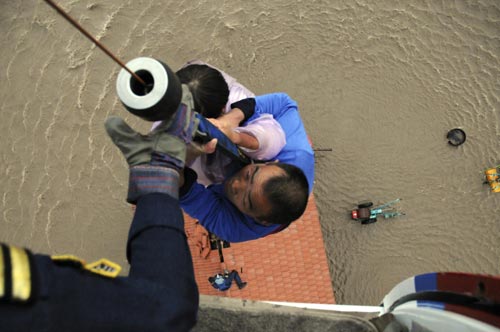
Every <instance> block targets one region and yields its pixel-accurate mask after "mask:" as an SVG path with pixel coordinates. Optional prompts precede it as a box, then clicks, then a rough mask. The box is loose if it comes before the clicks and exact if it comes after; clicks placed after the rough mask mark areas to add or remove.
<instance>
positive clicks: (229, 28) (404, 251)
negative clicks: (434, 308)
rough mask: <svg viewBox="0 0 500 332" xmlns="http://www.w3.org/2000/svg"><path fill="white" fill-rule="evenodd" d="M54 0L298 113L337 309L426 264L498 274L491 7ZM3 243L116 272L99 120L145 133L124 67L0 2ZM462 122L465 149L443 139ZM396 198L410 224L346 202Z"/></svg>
mask: <svg viewBox="0 0 500 332" xmlns="http://www.w3.org/2000/svg"><path fill="white" fill-rule="evenodd" d="M59 3H60V4H61V5H62V6H63V7H64V8H65V9H66V10H67V11H69V13H70V14H71V15H72V16H73V17H75V18H76V19H77V20H78V21H79V22H81V23H82V24H83V26H85V27H86V28H87V29H88V30H89V31H90V32H91V33H92V34H93V35H95V36H96V37H97V38H98V39H100V40H101V41H102V42H103V43H104V44H105V45H106V46H107V47H108V48H109V49H110V50H112V51H113V52H115V53H116V54H117V55H118V56H119V57H120V58H121V59H123V60H124V61H128V60H131V59H133V58H135V57H137V56H151V57H155V58H158V59H161V60H163V61H164V62H166V63H168V64H169V65H170V66H171V67H172V68H174V69H175V68H178V67H179V66H180V65H181V64H182V63H184V62H185V61H187V60H190V59H193V58H199V59H202V60H204V61H207V62H209V63H211V64H213V65H215V66H217V67H220V68H223V69H225V70H227V72H228V73H229V74H231V75H233V76H235V77H237V78H238V79H239V80H240V81H241V82H242V83H243V84H245V85H246V86H248V87H249V88H250V89H252V90H253V91H255V92H256V93H258V94H261V93H267V92H275V91H285V92H287V93H288V94H290V95H291V96H292V97H293V98H294V99H295V100H297V101H298V103H299V105H300V110H301V114H302V116H303V120H304V123H305V126H306V128H307V130H308V133H309V135H310V137H311V139H312V141H313V142H314V145H315V147H316V148H331V149H332V151H331V152H328V151H326V152H320V151H318V152H317V163H316V166H317V172H316V184H315V190H314V192H315V196H316V199H317V203H318V207H319V210H320V214H321V224H322V229H323V234H324V239H325V243H326V245H327V254H328V257H329V263H330V272H331V276H332V282H333V285H334V289H335V293H336V294H335V295H336V298H337V301H338V302H339V303H345V304H378V303H379V301H380V300H381V299H382V297H383V296H384V294H385V293H386V292H388V291H389V290H390V289H391V288H392V287H393V286H394V285H395V284H396V283H398V282H400V281H401V280H403V279H405V278H407V277H409V276H412V275H415V274H418V273H423V272H429V271H466V272H474V273H493V274H498V273H500V258H499V257H500V232H499V231H500V226H499V224H500V217H499V212H500V208H499V203H500V194H493V193H491V192H490V191H489V190H488V188H487V186H485V185H483V184H482V181H483V178H482V174H481V172H482V170H483V169H484V168H485V167H487V166H493V165H497V164H500V140H499V138H500V127H499V123H500V122H499V121H500V115H499V108H500V101H499V99H500V5H499V3H498V1H495V0H490V1H486V0H485V1H473V2H470V1H462V0H458V1H453V2H452V1H440V2H436V1H430V0H429V1H405V2H403V3H401V2H393V1H365V0H360V1H355V2H354V1H345V2H344V1H333V0H332V1H285V0H269V1H265V2H264V1H260V2H256V1H236V0H232V1H205V0H197V1H159V0H155V1H137V0H134V1H132V0H129V1H123V0H108V1H95V0H94V1H90V0H81V1H79V0H76V1H67V0H61V1H59ZM0 28H1V31H2V34H1V36H0V46H1V47H0V79H1V82H2V84H1V86H0V118H1V121H0V133H1V141H0V162H1V167H0V171H1V172H2V175H1V176H0V196H1V204H0V240H1V241H7V242H10V243H14V244H18V245H23V246H29V247H31V248H33V249H34V250H36V251H41V252H50V253H58V254H62V253H74V254H76V255H79V256H82V257H85V258H86V259H88V260H92V259H98V258H100V257H103V256H106V257H108V258H111V259H113V260H115V261H117V262H119V263H121V264H122V265H126V261H125V256H124V243H125V241H126V236H127V231H128V225H129V222H130V218H131V216H132V212H131V210H130V207H129V206H128V205H127V204H126V203H125V202H124V197H125V193H126V188H127V171H126V169H125V164H124V161H123V160H122V158H121V156H120V155H119V154H118V152H117V150H116V149H115V148H114V146H112V145H111V143H110V141H109V140H108V138H107V137H106V136H105V134H104V130H103V121H104V119H105V118H106V117H107V116H108V115H110V114H116V115H120V116H123V117H126V118H127V119H128V120H129V121H130V122H132V123H133V124H134V125H135V126H136V127H139V128H141V129H143V130H146V128H148V127H149V124H145V123H142V122H140V121H139V120H137V119H135V118H133V117H132V116H130V115H129V114H128V113H126V112H125V110H124V109H123V107H122V106H121V105H120V103H119V102H118V100H117V97H116V93H115V90H114V86H115V80H116V75H117V73H118V70H119V68H118V67H117V65H115V63H114V62H112V61H111V60H110V59H109V58H108V57H106V56H105V55H104V54H103V53H102V52H101V51H100V50H99V49H97V48H96V47H94V46H93V45H92V44H91V43H90V42H88V41H87V40H86V39H85V38H84V37H83V36H82V35H81V34H80V33H79V32H77V31H76V30H75V29H73V28H72V27H71V26H69V24H68V23H67V22H66V21H64V20H63V19H62V18H61V17H60V16H58V15H56V13H55V12H54V11H53V10H52V9H51V8H50V7H48V6H47V5H46V4H45V3H44V2H43V1H28V0H19V1H14V2H2V3H1V4H0ZM454 127H460V128H462V129H464V130H465V132H466V133H467V135H468V136H467V141H466V143H465V144H464V145H462V146H460V147H458V148H453V147H451V146H449V145H447V142H446V139H445V135H446V132H447V131H448V130H449V129H451V128H454ZM398 197H399V198H402V199H403V200H402V201H401V203H398V208H399V209H400V210H401V211H404V212H405V213H406V216H404V217H399V218H395V219H388V220H383V219H382V220H379V222H377V223H376V224H372V225H367V226H361V225H359V224H357V223H356V222H354V221H351V220H350V219H349V215H348V214H349V210H350V209H351V208H353V207H354V205H355V203H356V202H358V201H361V200H365V199H370V200H372V201H374V203H385V202H387V201H390V200H392V199H395V198H398Z"/></svg>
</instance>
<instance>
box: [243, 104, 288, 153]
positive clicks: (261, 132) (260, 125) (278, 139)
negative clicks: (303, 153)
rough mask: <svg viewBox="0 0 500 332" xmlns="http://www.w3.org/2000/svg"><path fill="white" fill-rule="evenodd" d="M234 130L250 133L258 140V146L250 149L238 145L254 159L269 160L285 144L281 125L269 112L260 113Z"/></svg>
mask: <svg viewBox="0 0 500 332" xmlns="http://www.w3.org/2000/svg"><path fill="white" fill-rule="evenodd" d="M234 131H236V132H239V133H246V134H248V135H251V136H253V137H255V138H256V139H257V141H259V148H258V149H256V150H250V149H246V148H243V147H240V148H241V149H242V150H243V152H244V153H245V154H246V155H247V156H249V157H250V158H252V159H254V160H271V159H273V158H274V157H276V155H277V154H278V153H279V152H280V151H281V149H283V147H284V146H285V144H286V135H285V132H284V131H283V128H282V127H281V125H280V124H279V123H278V121H276V120H275V119H274V118H273V116H272V115H271V114H261V115H260V116H259V117H258V118H256V119H254V120H252V121H250V122H248V123H247V124H246V125H245V126H243V127H238V128H235V129H234Z"/></svg>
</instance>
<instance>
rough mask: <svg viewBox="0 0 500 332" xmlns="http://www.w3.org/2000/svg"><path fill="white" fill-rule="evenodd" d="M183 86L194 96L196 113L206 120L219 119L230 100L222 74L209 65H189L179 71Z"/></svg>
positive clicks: (178, 74)
mask: <svg viewBox="0 0 500 332" xmlns="http://www.w3.org/2000/svg"><path fill="white" fill-rule="evenodd" d="M176 74H177V76H178V77H179V80H180V81H181V83H182V84H186V85H187V86H188V87H189V90H190V91H191V94H192V95H193V100H194V108H195V111H197V112H198V113H200V114H201V115H203V116H204V117H206V118H218V117H219V116H220V115H221V114H222V111H223V110H224V107H225V106H226V103H227V101H228V98H229V88H228V86H227V83H226V80H225V79H224V76H222V74H221V73H220V72H219V71H218V70H216V69H214V68H212V67H209V66H207V65H189V66H187V67H184V68H182V69H180V70H179V71H177V73H176Z"/></svg>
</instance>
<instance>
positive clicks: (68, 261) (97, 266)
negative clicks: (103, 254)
mask: <svg viewBox="0 0 500 332" xmlns="http://www.w3.org/2000/svg"><path fill="white" fill-rule="evenodd" d="M51 258H52V260H53V261H54V263H55V264H57V265H60V266H72V267H75V268H79V269H82V270H87V271H89V272H92V273H95V274H98V275H101V276H104V277H108V278H116V277H117V276H118V274H119V273H120V271H121V270H122V268H121V266H120V265H119V264H117V263H114V262H112V261H110V260H109V259H106V258H101V259H99V260H98V261H95V262H92V263H87V262H85V261H84V260H83V259H81V258H78V257H76V256H73V255H59V256H52V257H51Z"/></svg>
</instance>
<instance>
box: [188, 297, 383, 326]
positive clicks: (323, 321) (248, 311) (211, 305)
mask: <svg viewBox="0 0 500 332" xmlns="http://www.w3.org/2000/svg"><path fill="white" fill-rule="evenodd" d="M371 317H374V315H373V314H371V315H368V314H355V315H351V314H349V315H346V314H339V313H336V312H331V311H328V312H325V311H319V310H310V309H300V308H290V307H283V306H278V305H273V304H267V303H263V302H258V301H250V300H241V299H231V298H225V297H218V296H207V295H200V310H199V314H198V324H197V325H196V327H195V328H194V329H193V331H198V332H199V331H217V332H225V331H228V332H229V331H237V332H245V331H249V332H257V331H337V332H339V331H340V332H342V331H345V332H349V331H356V332H376V331H377V329H376V328H375V326H374V325H373V324H372V323H370V322H369V321H368V320H367V319H368V318H371Z"/></svg>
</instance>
